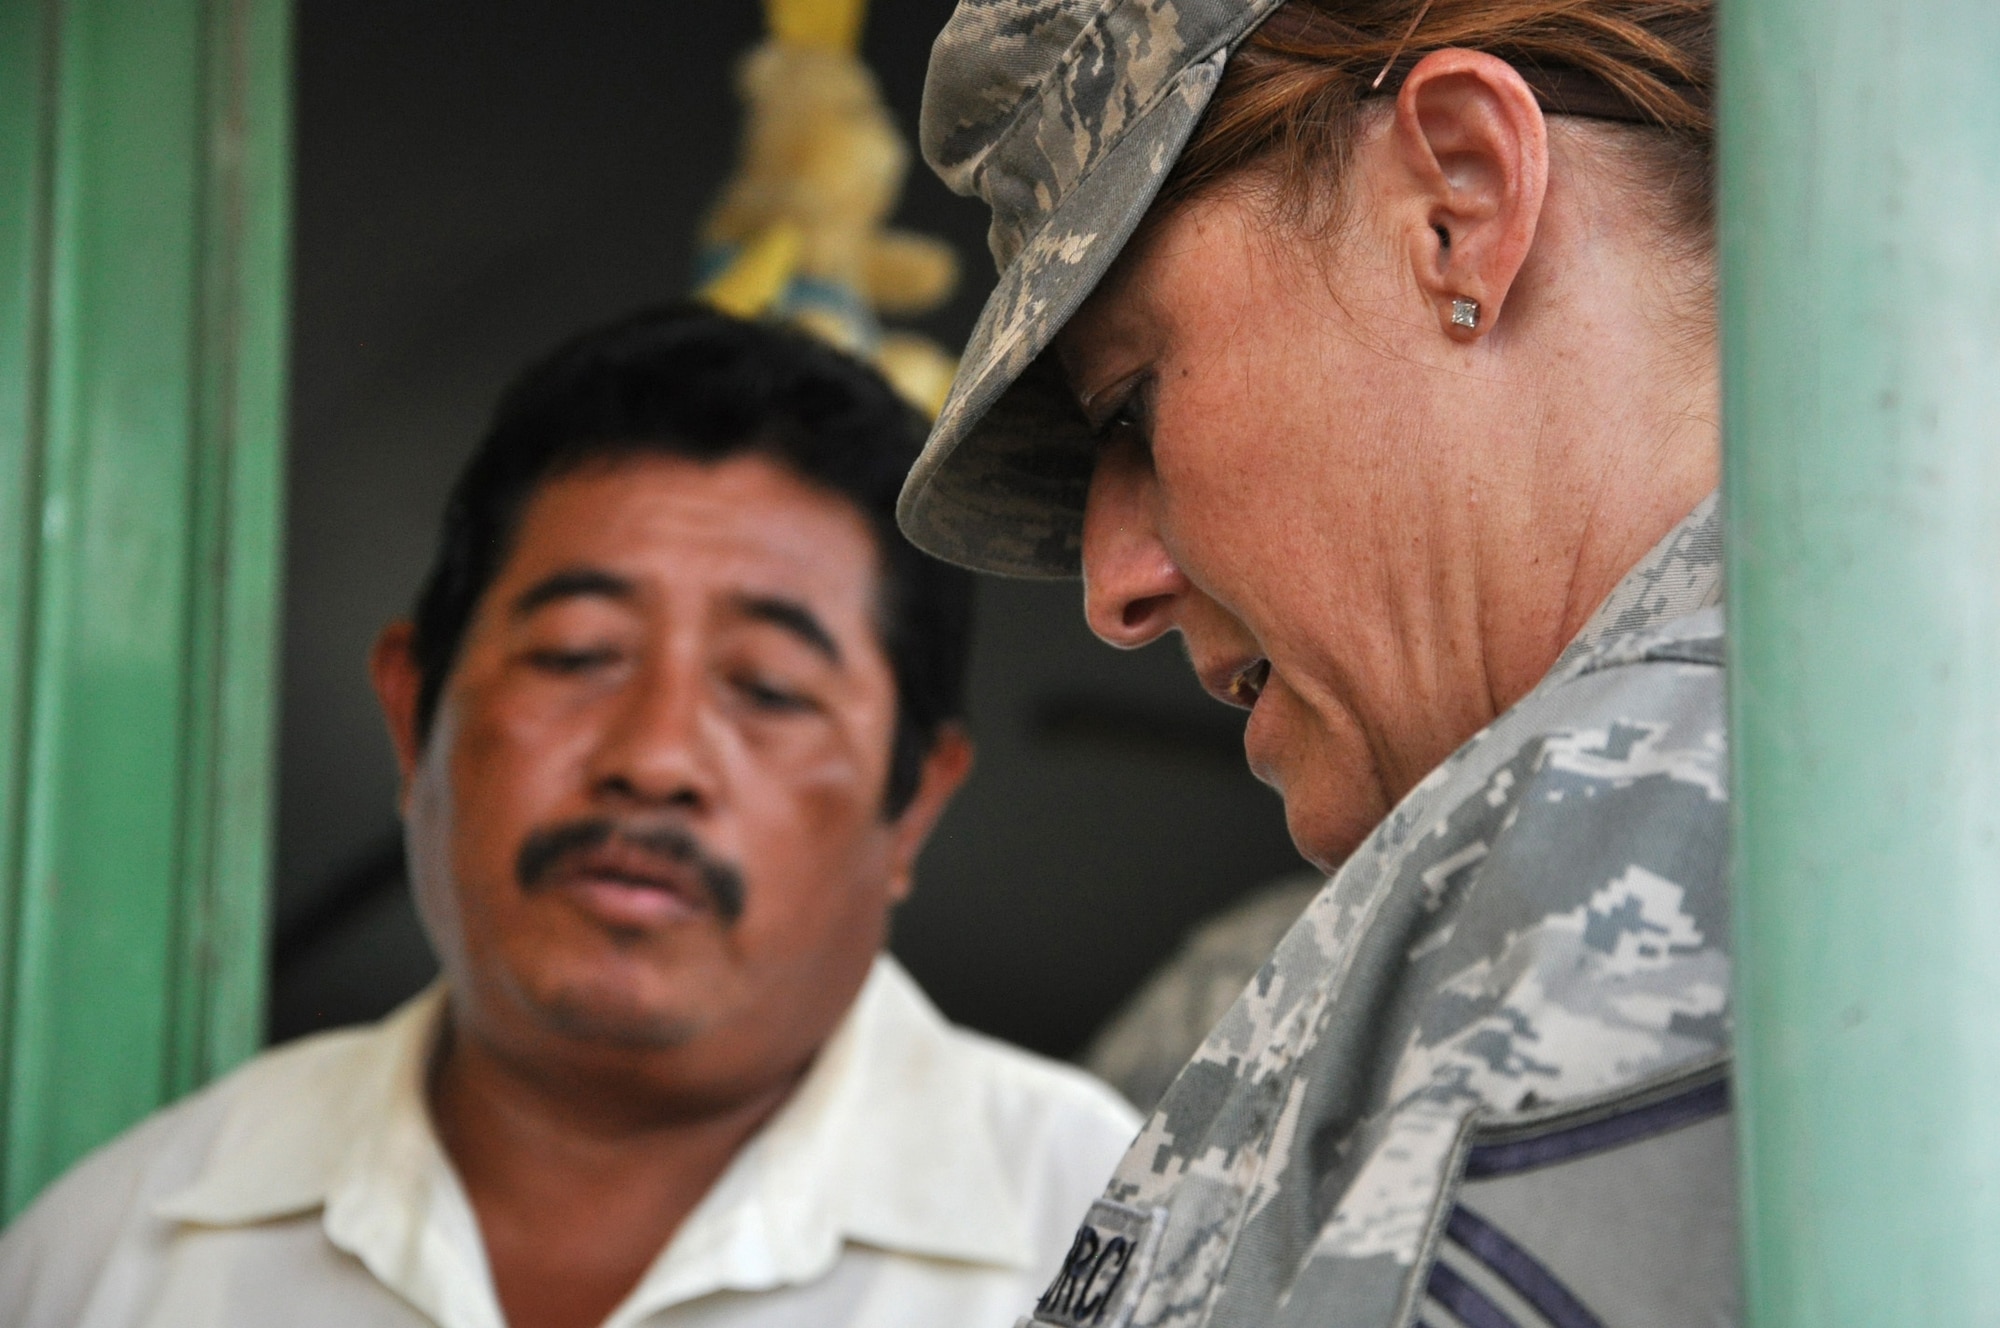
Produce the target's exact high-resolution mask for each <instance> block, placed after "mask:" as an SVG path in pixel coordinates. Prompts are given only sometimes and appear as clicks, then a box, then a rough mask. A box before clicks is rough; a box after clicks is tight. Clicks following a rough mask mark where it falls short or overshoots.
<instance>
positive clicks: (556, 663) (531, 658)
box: [528, 647, 618, 676]
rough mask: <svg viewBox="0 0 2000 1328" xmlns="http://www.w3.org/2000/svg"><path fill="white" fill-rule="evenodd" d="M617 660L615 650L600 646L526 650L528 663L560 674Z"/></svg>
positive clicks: (600, 665) (602, 666)
mask: <svg viewBox="0 0 2000 1328" xmlns="http://www.w3.org/2000/svg"><path fill="white" fill-rule="evenodd" d="M617 661H618V652H617V651H615V650H608V649H604V648H602V647H599V648H595V649H591V650H557V649H547V650H531V651H529V652H528V663H530V664H532V665H533V666H534V667H536V668H537V669H540V670H541V671H542V672H543V673H553V674H557V675H560V676H568V675H571V674H577V673H589V672H591V671H592V670H594V669H601V668H605V667H607V666H609V665H611V664H615V663H616V662H617Z"/></svg>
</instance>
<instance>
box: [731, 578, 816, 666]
mask: <svg viewBox="0 0 2000 1328" xmlns="http://www.w3.org/2000/svg"><path fill="white" fill-rule="evenodd" d="M733 603H734V607H735V609H736V611H737V612H738V613H741V614H742V615H743V616H744V617H746V618H750V619H754V620H755V621H757V622H766V623H769V624H771V625H772V626H773V627H778V628H782V629H783V630H785V631H787V632H790V633H791V634H792V635H793V636H796V637H797V638H798V639H799V640H801V641H803V642H805V643H806V644H807V645H808V646H810V647H812V648H813V649H814V650H816V651H818V652H819V653H820V654H822V655H824V656H826V658H827V660H828V661H829V662H830V663H833V664H840V663H842V660H841V655H840V643H839V642H837V641H835V640H834V639H833V633H831V632H829V631H827V630H826V625H825V624H824V623H822V622H821V621H820V620H819V616H818V615H817V614H815V613H814V612H813V611H812V610H811V609H809V608H807V607H806V606H805V605H804V604H802V603H800V602H799V601H798V600H795V599H786V598H785V597H784V596H782V595H738V596H737V597H736V598H735V600H734V602H733Z"/></svg>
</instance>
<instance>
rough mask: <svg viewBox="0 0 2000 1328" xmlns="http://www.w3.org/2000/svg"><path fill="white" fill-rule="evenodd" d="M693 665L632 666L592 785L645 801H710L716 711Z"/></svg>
mask: <svg viewBox="0 0 2000 1328" xmlns="http://www.w3.org/2000/svg"><path fill="white" fill-rule="evenodd" d="M698 673H699V670H697V669H694V668H692V667H689V666H688V665H685V664H681V665H676V664H675V663H674V662H672V661H658V662H655V663H652V664H650V665H649V666H648V667H646V668H643V669H641V670H639V671H637V672H636V673H635V675H634V677H633V678H632V681H631V683H630V684H629V686H628V688H627V690H626V693H625V695H624V697H623V698H622V704H621V705H619V706H617V707H616V708H615V710H614V712H613V713H612V715H611V716H610V717H609V722H608V723H607V724H606V726H605V730H604V736H603V740H602V741H601V742H600V743H599V744H598V748H597V751H596V753H595V755H594V758H593V760H592V763H591V764H592V769H591V783H592V786H593V788H594V789H595V790H596V791H597V792H599V793H600V794H605V795H608V796H610V797H612V798H615V799H619V800H622V801H627V802H631V803H634V804H637V805H639V806H643V807H674V808H678V809H680V810H683V811H704V810H707V809H708V808H709V807H711V806H712V805H713V804H714V801H715V795H716V789H717V775H716V748H715V738H716V734H715V732H714V725H715V722H716V716H715V714H714V708H713V707H712V706H711V705H710V704H709V703H708V699H707V694H706V691H705V689H704V688H703V686H702V680H701V678H700V677H699V676H698Z"/></svg>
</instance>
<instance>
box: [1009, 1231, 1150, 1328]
mask: <svg viewBox="0 0 2000 1328" xmlns="http://www.w3.org/2000/svg"><path fill="white" fill-rule="evenodd" d="M1166 1217H1167V1210H1166V1209H1164V1208H1134V1207H1132V1206H1131V1205H1130V1204H1122V1203H1115V1202H1113V1201H1112V1200H1110V1199H1099V1200H1098V1201H1097V1202H1096V1203H1093V1204H1092V1205H1091V1206H1090V1211H1089V1212H1088V1213H1085V1214H1084V1218H1083V1225H1082V1226H1080V1227H1078V1228H1077V1229H1076V1239H1075V1240H1073V1241H1071V1242H1070V1247H1069V1253H1068V1254H1066V1255H1064V1256H1063V1261H1062V1267H1060V1268H1058V1269H1057V1270H1056V1278H1055V1281H1053V1282H1051V1283H1049V1289H1048V1290H1047V1291H1044V1292H1043V1293H1042V1298H1041V1299H1040V1300H1038V1301H1036V1302H1035V1313H1034V1316H1033V1317H1032V1318H1030V1319H1028V1320H1025V1321H1024V1322H1027V1323H1036V1324H1052V1325H1056V1328H1124V1325H1125V1324H1126V1323H1127V1322H1129V1321H1130V1320H1131V1318H1132V1310H1133V1308H1134V1307H1135V1306H1136V1305H1137V1304H1138V1303H1139V1292H1140V1290H1141V1289H1142V1288H1144V1287H1145V1285H1146V1277H1147V1275H1148V1274H1149V1273H1150V1272H1151V1271H1152V1266H1153V1255H1154V1253H1155V1251H1157V1250H1158V1249H1159V1244H1160V1229H1161V1227H1163V1226H1164V1225H1165V1223H1166Z"/></svg>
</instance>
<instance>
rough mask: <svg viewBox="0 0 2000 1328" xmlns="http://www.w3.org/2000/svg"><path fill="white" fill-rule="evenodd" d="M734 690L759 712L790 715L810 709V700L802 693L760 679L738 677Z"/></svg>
mask: <svg viewBox="0 0 2000 1328" xmlns="http://www.w3.org/2000/svg"><path fill="white" fill-rule="evenodd" d="M736 689H737V690H738V691H740V692H742V693H743V695H744V697H745V699H747V700H748V701H749V702H750V704H751V705H753V706H755V707H757V709H759V710H770V711H775V712H778V713H790V712H793V711H799V710H810V709H812V698H810V697H808V696H805V695H804V694H802V693H799V692H794V691H791V690H790V689H788V688H784V687H779V686H777V685H775V684H773V683H770V682H767V681H765V680H764V679H762V678H754V677H740V678H738V679H737V680H736Z"/></svg>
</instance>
